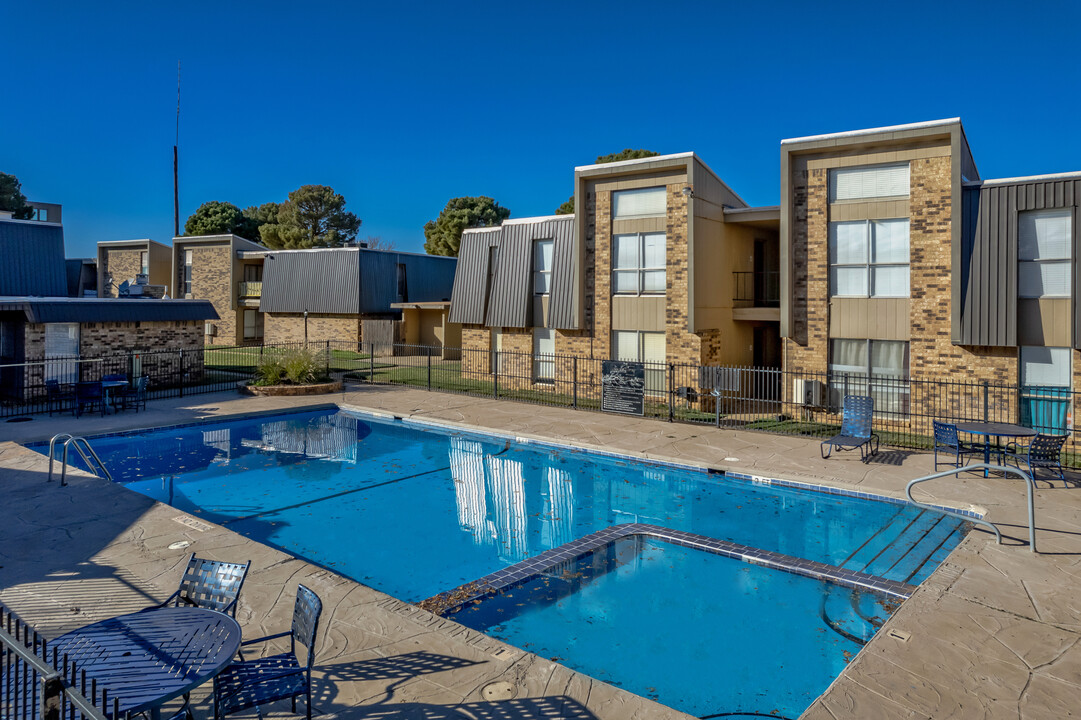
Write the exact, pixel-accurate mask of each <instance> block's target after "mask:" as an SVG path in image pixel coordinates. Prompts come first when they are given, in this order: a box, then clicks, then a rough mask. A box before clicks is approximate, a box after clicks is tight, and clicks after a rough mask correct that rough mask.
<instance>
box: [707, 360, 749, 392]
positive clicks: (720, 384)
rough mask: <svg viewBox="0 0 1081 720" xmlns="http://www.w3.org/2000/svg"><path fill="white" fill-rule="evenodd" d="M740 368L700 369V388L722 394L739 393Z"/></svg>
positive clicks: (708, 367)
mask: <svg viewBox="0 0 1081 720" xmlns="http://www.w3.org/2000/svg"><path fill="white" fill-rule="evenodd" d="M739 380H740V370H739V368H725V367H710V366H704V367H699V368H698V386H699V387H701V388H703V389H705V390H718V391H720V392H739V389H740V385H739Z"/></svg>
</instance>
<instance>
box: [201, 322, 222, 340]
mask: <svg viewBox="0 0 1081 720" xmlns="http://www.w3.org/2000/svg"><path fill="white" fill-rule="evenodd" d="M203 332H204V333H205V334H206V335H207V336H208V337H211V336H214V335H217V334H218V326H217V325H215V324H214V323H207V324H206V325H205V326H204V328H203Z"/></svg>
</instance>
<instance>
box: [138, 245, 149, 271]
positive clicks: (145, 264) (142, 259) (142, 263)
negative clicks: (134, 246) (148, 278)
mask: <svg viewBox="0 0 1081 720" xmlns="http://www.w3.org/2000/svg"><path fill="white" fill-rule="evenodd" d="M139 273H140V274H141V275H149V274H150V253H149V252H147V251H146V250H143V251H142V252H141V253H139Z"/></svg>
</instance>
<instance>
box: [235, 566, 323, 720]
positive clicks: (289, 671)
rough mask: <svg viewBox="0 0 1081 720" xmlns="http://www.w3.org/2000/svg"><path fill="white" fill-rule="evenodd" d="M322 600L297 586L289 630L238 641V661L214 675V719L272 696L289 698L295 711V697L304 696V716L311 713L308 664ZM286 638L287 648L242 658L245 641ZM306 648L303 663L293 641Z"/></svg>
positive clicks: (310, 672) (313, 657)
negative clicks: (254, 656) (305, 706)
mask: <svg viewBox="0 0 1081 720" xmlns="http://www.w3.org/2000/svg"><path fill="white" fill-rule="evenodd" d="M322 611H323V603H322V601H321V600H320V599H319V596H318V595H316V594H315V593H314V592H312V591H311V590H309V589H308V588H306V587H304V586H303V585H298V586H297V599H296V603H295V604H294V606H293V624H292V626H291V628H290V630H289V632H284V633H278V634H277V635H268V636H267V637H261V638H256V639H255V640H246V641H244V642H242V643H241V644H240V647H241V652H240V662H236V663H233V664H232V665H230V666H229V667H227V668H226V669H225V670H223V671H222V672H221V673H219V674H218V676H217V677H215V678H214V720H220V718H223V717H225V716H226V715H228V714H230V713H234V712H238V711H240V710H247V709H248V708H251V707H255V706H257V705H264V704H266V703H270V702H274V701H276V700H290V701H291V706H292V710H293V712H294V713H295V712H296V711H297V698H298V697H300V696H301V695H303V696H305V700H306V701H307V708H306V709H307V713H308V720H311V717H312V664H313V663H314V662H315V633H316V630H317V628H318V626H319V615H320V613H322ZM283 637H288V638H289V651H288V652H284V653H281V654H278V655H270V656H267V657H261V658H252V659H251V660H245V659H244V651H243V648H244V646H246V645H252V644H255V643H261V642H265V641H267V640H274V639H276V638H283ZM298 644H300V645H303V646H304V649H305V651H306V653H305V654H306V656H307V657H306V658H305V664H304V665H301V664H300V660H299V659H298V658H297V653H296V648H297V645H298Z"/></svg>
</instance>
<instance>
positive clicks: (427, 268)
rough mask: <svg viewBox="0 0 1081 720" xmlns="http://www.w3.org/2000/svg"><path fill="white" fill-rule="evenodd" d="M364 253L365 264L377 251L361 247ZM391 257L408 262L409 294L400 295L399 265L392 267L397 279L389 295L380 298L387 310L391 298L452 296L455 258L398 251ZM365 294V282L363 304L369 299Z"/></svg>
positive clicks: (425, 299)
mask: <svg viewBox="0 0 1081 720" xmlns="http://www.w3.org/2000/svg"><path fill="white" fill-rule="evenodd" d="M361 254H362V257H361V263H362V264H363V263H364V262H366V258H368V257H371V256H372V255H375V254H376V253H365V252H364V251H361ZM384 254H385V253H384ZM392 257H393V262H394V263H395V264H398V263H400V264H402V265H405V281H406V290H407V293H408V297H399V296H398V286H397V278H398V275H397V273H398V269H397V267H391V268H390V272H391V273H392V276H391V277H392V279H393V280H394V284H393V287H391V288H390V292H389V294H388V295H386V296H384V297H383V298H381V299H380V300H379V302H380V307H382V308H384V310H385V309H386V308H387V305H389V304H390V303H392V302H443V301H446V300H450V295H451V292H452V291H453V289H454V269H455V267H457V265H458V260H457V259H456V258H450V257H444V256H442V255H411V254H406V253H399V254H396V255H393V256H392ZM366 297H367V294H366V292H365V286H364V285H363V283H362V284H361V306H362V307H366V304H365V303H366V300H365V299H364V298H366ZM382 311H383V310H381V311H380V312H382ZM373 312H374V311H373Z"/></svg>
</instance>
